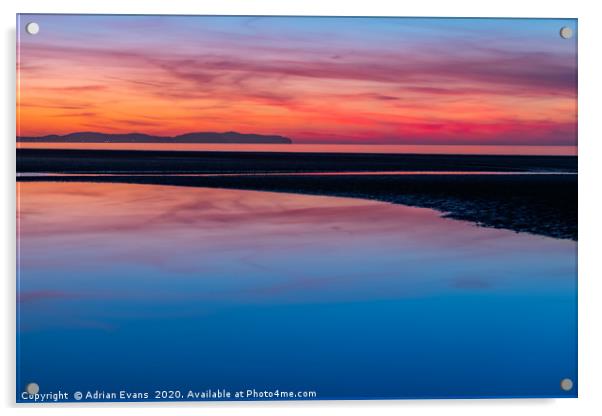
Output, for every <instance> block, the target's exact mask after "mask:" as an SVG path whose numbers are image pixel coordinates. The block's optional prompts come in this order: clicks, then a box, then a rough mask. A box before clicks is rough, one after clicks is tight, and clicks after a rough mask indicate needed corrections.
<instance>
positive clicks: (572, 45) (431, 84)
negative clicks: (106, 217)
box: [17, 15, 577, 146]
mask: <svg viewBox="0 0 602 416" xmlns="http://www.w3.org/2000/svg"><path fill="white" fill-rule="evenodd" d="M34 20H35V21H36V22H38V23H39V24H40V28H41V29H40V33H39V34H38V35H36V36H31V35H28V34H26V32H25V31H24V27H25V25H26V24H27V23H28V22H30V21H34ZM562 26H569V27H571V28H573V31H574V32H575V33H576V21H574V20H570V19H569V20H551V19H546V20H544V19H515V20H511V19H506V20H495V19H416V18H412V19H403V18H378V19H377V18H303V17H295V18H293V17H290V18H285V17H185V16H182V17H173V16H172V17H161V16H81V15H80V16H68V15H21V16H20V22H19V25H18V27H19V29H18V32H19V33H18V36H19V49H18V71H19V85H20V88H19V94H18V130H17V134H18V135H19V136H41V135H48V134H66V133H71V132H76V131H102V132H107V133H130V132H144V133H149V134H155V135H177V134H181V133H186V132H197V131H217V132H224V131H238V132H244V133H257V134H279V135H284V136H287V137H289V138H291V139H292V140H293V141H294V142H295V143H308V144H309V143H345V144H437V145H457V144H462V145H474V144H478V145H483V144H488V145H489V144H490V145H537V146H551V145H563V146H576V144H577V124H576V121H577V109H576V98H577V82H576V78H577V70H576V65H577V61H576V42H577V41H576V37H575V38H573V39H570V40H565V39H562V38H561V37H560V36H559V35H558V30H559V28H560V27H562Z"/></svg>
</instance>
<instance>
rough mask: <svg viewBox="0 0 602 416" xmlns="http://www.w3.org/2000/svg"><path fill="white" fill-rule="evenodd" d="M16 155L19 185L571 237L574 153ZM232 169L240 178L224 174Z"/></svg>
mask: <svg viewBox="0 0 602 416" xmlns="http://www.w3.org/2000/svg"><path fill="white" fill-rule="evenodd" d="M16 153H17V173H31V174H33V175H32V176H18V177H17V181H21V182H28V181H60V182H115V183H132V184H149V185H152V184H156V185H172V186H192V187H207V188H228V189H241V190H255V191H270V192H287V193H299V194H309V195H323V196H335V197H336V196H341V197H351V198H362V199H371V200H378V201H382V202H387V203H395V204H404V205H409V206H416V207H424V208H431V209H435V210H437V211H440V212H442V213H443V216H444V217H448V218H453V219H457V220H464V221H470V222H473V223H476V224H478V225H480V226H484V227H493V228H503V229H508V230H513V231H516V232H528V233H532V234H537V235H543V236H548V237H554V238H562V239H570V240H575V241H576V240H577V183H578V175H577V174H576V173H577V157H576V156H480V155H423V154H361V153H360V154H343V153H339V154H332V153H327V154H324V153H294V154H291V153H271V152H270V153H266V152H253V153H251V152H195V151H139V150H135V151H129V150H128V151H124V150H64V149H17V151H16ZM418 171H420V172H421V173H417V172H418ZM103 172H111V174H110V175H106V176H103V175H102V173H103ZM148 172H150V173H148ZM395 172H397V173H398V174H395ZM450 172H452V173H450ZM461 172H464V174H463V173H461ZM479 172H482V173H487V172H492V173H493V172H497V173H500V174H489V175H488V174H479ZM563 172H564V173H567V174H562V173H563ZM237 173H242V174H249V175H232V174H237ZM303 173H307V175H303ZM471 173H473V174H471ZM504 173H507V174H504ZM533 173H537V174H535V175H534V174H533ZM36 174H42V175H39V176H36ZM53 174H54V175H53ZM62 174H68V175H65V176H61V175H62ZM78 174H81V176H80V175H78ZM95 174H96V175H99V176H94V175H95ZM203 174H209V175H207V176H203ZM195 175H196V176H195Z"/></svg>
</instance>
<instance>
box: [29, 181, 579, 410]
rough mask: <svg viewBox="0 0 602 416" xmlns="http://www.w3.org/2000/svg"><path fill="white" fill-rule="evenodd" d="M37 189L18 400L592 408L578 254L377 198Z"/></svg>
mask: <svg viewBox="0 0 602 416" xmlns="http://www.w3.org/2000/svg"><path fill="white" fill-rule="evenodd" d="M18 189H19V193H20V194H19V196H20V197H19V210H20V218H19V222H18V225H19V231H20V240H19V253H20V257H19V273H18V276H19V288H18V290H19V300H18V307H19V310H18V318H19V322H18V331H19V333H18V384H17V386H18V389H17V390H20V389H21V388H23V386H25V384H27V383H28V382H31V381H35V382H37V383H38V384H40V387H41V392H48V391H57V390H59V389H61V390H63V391H69V392H74V391H76V390H79V391H86V390H92V391H94V390H100V391H106V392H110V391H118V390H120V389H128V390H130V391H148V392H152V391H154V390H157V389H180V390H182V391H183V392H187V391H188V390H189V389H193V390H196V391H203V390H207V389H214V390H216V389H228V390H230V391H236V390H247V389H253V388H255V389H257V390H265V389H268V390H275V389H280V390H290V391H300V390H311V391H316V392H317V398H319V399H333V398H337V399H344V398H348V399H350V398H419V397H427V398H428V397H466V396H471V397H473V396H481V397H521V396H537V397H550V396H553V397H558V396H567V397H574V396H575V395H576V390H577V389H576V387H575V389H573V391H571V392H563V391H562V390H561V389H560V380H561V379H563V378H565V377H569V378H572V379H573V380H576V379H577V355H576V354H577V351H576V346H577V345H576V342H577V340H576V336H577V327H576V322H577V316H576V314H577V299H576V295H577V291H576V243H575V242H572V241H565V240H556V239H551V238H546V237H540V236H533V235H528V234H516V233H514V232H511V231H505V230H494V229H486V228H479V227H476V226H474V225H473V224H470V223H466V222H460V221H454V220H449V219H443V218H441V217H440V216H439V215H440V214H439V213H437V212H435V211H431V210H428V209H422V208H411V207H405V206H401V205H391V204H385V203H380V202H376V201H365V200H359V199H346V198H331V197H317V196H303V195H290V194H277V193H265V192H254V191H237V190H219V189H203V188H196V189H193V188H177V187H164V186H155V185H119V184H91V183H35V182H31V183H23V182H20V183H18Z"/></svg>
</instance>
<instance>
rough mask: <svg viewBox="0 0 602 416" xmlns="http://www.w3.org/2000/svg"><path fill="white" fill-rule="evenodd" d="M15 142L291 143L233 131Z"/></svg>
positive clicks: (54, 136)
mask: <svg viewBox="0 0 602 416" xmlns="http://www.w3.org/2000/svg"><path fill="white" fill-rule="evenodd" d="M17 141H18V142H29V143H238V144H244V143H248V144H263V143H270V144H273V143H282V144H290V143H292V140H291V139H289V138H288V137H284V136H278V135H263V134H245V133H237V132H235V131H228V132H225V133H216V132H196V133H185V134H180V135H178V136H153V135H150V134H144V133H126V134H113V133H99V132H77V133H70V134H65V135H62V136H61V135H57V134H51V135H48V136H39V137H17Z"/></svg>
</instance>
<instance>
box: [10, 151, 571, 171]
mask: <svg viewBox="0 0 602 416" xmlns="http://www.w3.org/2000/svg"><path fill="white" fill-rule="evenodd" d="M353 171H490V172H491V171H496V172H542V171H545V172H577V157H576V156H481V155H418V154H415V155H406V154H348V153H347V154H344V153H282V152H279V153H277V152H183V151H138V150H64V149H17V172H55V173H143V172H149V173H157V174H161V173H164V174H167V173H266V172H353Z"/></svg>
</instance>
